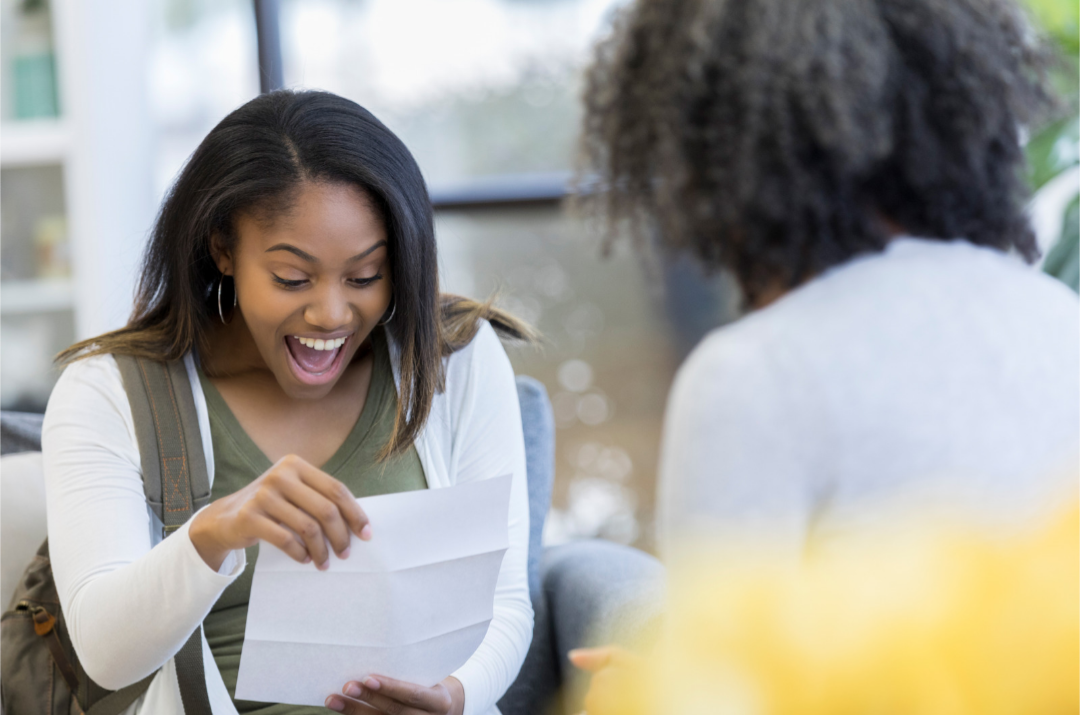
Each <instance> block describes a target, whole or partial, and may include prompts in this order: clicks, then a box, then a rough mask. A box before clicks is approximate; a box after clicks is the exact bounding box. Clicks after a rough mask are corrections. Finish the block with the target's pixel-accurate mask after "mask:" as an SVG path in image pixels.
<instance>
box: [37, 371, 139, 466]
mask: <svg viewBox="0 0 1080 715" xmlns="http://www.w3.org/2000/svg"><path fill="white" fill-rule="evenodd" d="M134 434H135V432H134V420H133V418H132V415H131V406H130V404H129V403H128V399H127V393H126V392H125V391H124V382H123V379H122V378H121V377H120V369H119V367H118V366H117V363H116V359H115V358H114V357H113V356H112V355H108V354H104V355H94V356H91V357H86V358H81V359H78V360H75V361H74V362H72V363H70V364H68V365H67V366H66V367H65V368H64V371H63V372H62V373H61V375H60V378H59V380H57V383H56V386H55V387H54V388H53V391H52V394H51V395H50V396H49V403H48V405H47V406H46V408H45V419H44V422H43V424H42V447H43V448H44V449H45V450H46V451H48V450H49V448H50V445H52V444H53V443H54V440H55V439H57V438H59V439H60V440H61V441H62V442H68V441H70V440H76V439H83V438H87V439H89V438H91V436H93V440H96V441H97V442H100V443H101V445H102V446H105V445H108V446H110V447H112V448H115V449H116V450H118V451H123V452H125V453H126V452H129V451H130V450H129V449H128V448H129V447H130V444H129V443H133V441H134ZM56 446H59V444H56Z"/></svg>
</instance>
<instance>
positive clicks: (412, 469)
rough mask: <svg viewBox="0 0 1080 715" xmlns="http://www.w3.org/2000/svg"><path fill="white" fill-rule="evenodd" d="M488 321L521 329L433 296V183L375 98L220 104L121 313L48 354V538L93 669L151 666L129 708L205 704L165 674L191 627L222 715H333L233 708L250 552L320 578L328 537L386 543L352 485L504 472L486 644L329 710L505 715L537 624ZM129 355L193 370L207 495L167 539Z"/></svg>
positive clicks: (510, 436) (130, 670) (131, 677)
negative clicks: (53, 370) (499, 705)
mask: <svg viewBox="0 0 1080 715" xmlns="http://www.w3.org/2000/svg"><path fill="white" fill-rule="evenodd" d="M497 334H501V335H502V336H503V337H508V338H512V339H519V340H528V339H530V338H531V337H532V332H531V329H530V328H529V327H528V326H527V325H525V324H523V323H521V322H519V321H517V320H516V319H515V318H513V317H512V316H510V315H508V314H506V313H504V312H501V311H499V310H496V309H494V308H493V307H491V305H490V304H489V303H477V302H474V301H471V300H467V299H464V298H460V297H456V296H449V295H443V294H440V293H439V290H438V277H437V260H436V246H435V236H434V228H433V221H432V209H431V203H430V200H429V199H428V194H427V189H426V187H425V184H424V180H423V177H422V176H421V174H420V170H419V168H418V167H417V165H416V162H415V161H414V160H413V158H412V156H411V155H410V153H409V151H408V150H407V149H406V148H405V146H404V144H402V143H401V141H400V140H398V138H397V137H396V136H394V135H393V134H392V133H391V132H390V131H389V130H388V129H386V127H385V126H384V125H383V124H382V123H380V122H379V121H378V120H377V119H375V118H374V117H373V116H372V115H371V114H370V113H369V112H367V111H366V110H364V109H363V108H361V107H359V106H358V105H356V104H355V103H353V102H350V101H348V100H345V99H342V98H341V97H337V96H335V95H332V94H328V93H325V92H287V91H283V92H274V93H271V94H268V95H263V96H261V97H259V98H258V99H255V100H253V101H251V102H249V103H248V104H246V105H244V106H243V107H240V108H239V109H237V110H236V111H234V112H233V113H232V114H230V115H229V116H228V117H226V118H225V119H224V120H223V121H222V122H221V123H220V124H219V125H218V126H217V127H215V128H214V130H213V131H211V132H210V134H209V135H208V136H207V137H206V139H205V140H204V141H203V142H202V144H201V145H200V146H199V148H198V149H197V150H196V151H195V153H194V154H193V155H192V157H191V159H190V160H189V162H188V163H187V165H186V166H185V168H184V170H183V171H182V172H181V174H180V176H179V178H178V179H177V181H176V184H175V185H174V186H173V188H172V190H171V192H170V193H169V195H168V198H167V199H166V201H165V204H164V206H163V207H162V209H161V213H160V215H159V217H158V221H157V224H156V226H155V228H154V232H153V235H152V237H151V241H150V245H149V246H148V248H147V252H146V255H145V258H144V262H143V271H142V275H141V278H140V283H139V291H138V295H137V300H136V304H135V308H134V312H133V314H132V318H131V320H130V321H129V323H128V325H127V326H126V327H125V328H123V329H121V330H117V331H115V332H112V333H108V334H105V335H101V336H99V337H97V338H93V339H91V340H87V341H85V342H82V343H79V344H76V345H73V346H72V347H71V348H69V349H68V350H66V351H65V352H64V353H62V354H61V355H60V358H59V359H60V361H61V363H62V364H65V365H66V369H65V371H64V374H63V375H62V377H61V379H60V381H59V383H58V385H57V387H56V389H55V391H54V392H53V396H52V398H51V400H50V403H49V407H48V410H47V412H46V417H45V425H44V430H43V436H42V443H43V452H44V459H45V472H46V474H45V477H46V484H47V490H48V499H49V512H50V520H49V523H50V527H49V528H50V534H49V536H50V550H51V554H52V563H53V571H54V575H55V579H56V583H57V589H58V593H59V595H60V600H61V603H62V606H63V610H64V613H65V616H66V618H67V622H68V624H69V629H70V634H71V640H72V643H73V645H74V647H75V650H76V652H77V653H78V656H79V658H80V660H81V662H82V665H83V667H84V668H85V669H86V672H87V673H88V674H89V675H90V677H92V678H93V679H94V680H95V681H97V682H98V683H99V684H100V685H102V686H103V687H107V688H122V687H125V686H128V685H130V684H132V683H136V682H139V681H142V680H143V679H144V678H146V676H148V675H150V674H153V673H155V671H156V672H157V675H156V676H155V677H154V678H153V679H152V680H151V681H149V682H150V684H149V688H148V689H147V691H146V693H145V695H144V696H143V698H142V699H141V700H140V701H138V702H137V703H136V705H135V706H133V708H135V709H134V710H133V711H132V712H147V713H149V712H153V713H177V714H179V713H183V712H185V707H186V706H185V703H188V702H189V700H190V698H192V697H200V696H198V694H194V695H193V694H192V693H191V692H188V691H184V686H181V685H180V684H179V681H178V680H177V672H178V671H177V668H176V667H172V666H171V665H170V663H171V661H172V659H173V657H174V655H175V654H176V653H177V651H178V649H180V647H181V646H182V645H183V644H184V643H185V642H187V640H188V638H189V636H190V635H191V634H192V632H193V631H196V632H199V629H200V626H201V631H202V633H203V634H204V636H205V639H204V648H203V651H204V652H205V653H207V654H208V655H209V656H212V660H213V663H210V662H207V663H204V665H205V678H206V688H205V692H204V694H203V695H202V696H201V697H203V698H207V699H208V703H207V708H206V709H208V710H209V711H210V712H213V713H218V714H219V715H220V713H234V712H236V711H237V710H240V711H242V712H258V713H261V714H263V715H301V714H306V713H312V712H316V711H317V710H318V711H321V709H312V708H301V707H294V706H290V705H284V704H273V703H245V702H240V701H235V700H234V698H233V697H232V694H233V692H234V691H235V685H236V674H237V668H238V665H239V657H240V652H241V649H242V646H243V640H244V631H245V623H246V616H247V602H248V595H249V593H250V588H251V574H250V569H247V570H246V573H245V565H246V563H247V561H250V560H252V559H253V558H254V557H255V555H256V553H257V549H258V544H259V542H260V541H265V542H268V543H270V544H273V545H274V546H277V547H278V548H280V549H282V550H283V551H285V552H286V553H288V554H289V555H290V556H291V557H293V558H294V559H296V560H297V561H300V562H303V563H310V562H313V563H314V565H315V566H316V567H317V568H319V569H325V568H327V567H328V563H329V557H330V550H331V549H332V550H333V551H334V552H335V553H336V554H337V555H338V556H339V557H340V558H346V557H347V556H348V553H349V544H350V541H351V538H352V536H354V535H355V536H356V537H359V538H360V539H370V538H372V535H373V533H374V534H376V535H377V534H378V531H379V525H378V524H377V523H374V524H369V523H368V519H367V516H366V515H365V514H364V513H363V511H362V510H361V509H360V508H359V506H358V504H357V502H356V500H355V499H354V497H357V496H368V495H373V494H384V493H389V492H400V491H406V490H411V489H424V488H441V487H447V486H451V485H454V484H457V483H463V482H469V481H475V480H478V479H487V478H492V477H496V476H500V475H504V474H507V473H509V474H512V475H513V484H514V486H513V489H512V494H511V506H510V518H509V522H508V525H507V527H508V530H509V539H510V548H509V550H508V552H507V554H506V557H505V559H504V561H503V564H502V569H501V571H500V574H499V580H498V586H497V588H496V594H495V605H494V613H495V616H494V620H492V622H491V626H490V628H489V630H488V634H487V636H486V637H485V640H484V642H483V643H482V644H481V646H480V648H479V649H478V650H477V651H476V653H475V654H474V655H473V656H472V658H470V660H469V661H468V662H466V663H465V664H464V665H463V666H462V667H461V668H460V669H459V670H458V671H456V672H455V673H453V674H452V675H450V676H448V677H447V678H446V679H445V680H444V681H443V682H441V683H439V684H437V685H436V686H434V687H431V688H421V687H419V686H415V685H411V684H408V683H398V682H396V681H393V680H391V679H389V678H381V677H380V678H377V679H374V680H373V679H372V678H367V679H366V680H365V683H364V685H363V686H361V684H360V683H359V682H353V683H343V684H342V692H343V693H345V694H354V693H355V694H357V695H356V697H362V699H363V700H364V702H366V703H367V705H364V704H361V703H359V702H357V701H356V700H354V699H352V698H345V697H343V696H341V695H332V694H331V693H327V696H328V699H327V702H326V704H327V707H330V708H332V709H335V710H338V711H344V712H350V713H351V712H356V713H361V712H363V713H370V712H378V711H384V712H406V711H408V712H413V711H415V712H432V713H462V712H464V713H484V712H488V711H490V710H493V709H494V703H495V701H496V700H497V699H498V698H499V697H500V696H501V695H502V693H503V692H504V691H505V690H506V689H507V687H508V686H509V685H510V683H511V682H512V681H513V679H514V677H515V676H516V674H517V671H518V669H519V668H520V666H521V662H522V660H523V659H524V656H525V650H526V648H527V646H528V643H529V638H530V637H531V633H532V608H531V605H530V601H529V597H528V588H527V585H526V577H525V572H526V569H525V559H526V548H527V542H528V509H527V503H526V489H525V484H524V479H525V464H524V445H523V440H522V434H521V419H520V414H519V412H518V405H517V393H516V388H515V384H514V377H513V371H512V369H511V367H510V363H509V360H508V359H507V357H506V354H505V352H504V351H503V349H502V347H501V345H500V343H499V340H498V338H497ZM121 354H122V355H133V356H138V357H142V358H149V359H152V360H158V361H164V362H170V361H182V362H183V364H184V366H185V368H186V370H187V374H188V376H189V378H190V382H191V388H192V392H193V395H194V397H195V405H196V411H197V412H198V417H199V423H200V427H201V431H202V444H203V445H204V451H205V452H206V459H207V468H208V472H209V475H210V481H211V495H210V496H211V502H210V503H209V505H208V506H206V507H204V508H203V509H201V510H200V511H198V512H196V514H195V515H194V516H193V517H192V518H191V519H190V520H189V521H188V522H187V523H186V524H184V525H183V526H182V527H180V528H179V529H178V530H177V531H175V532H174V533H173V534H172V535H171V536H170V537H169V538H168V539H162V537H161V525H160V523H158V522H157V521H156V516H155V515H154V514H153V513H151V512H149V511H148V510H147V508H146V505H145V503H144V500H143V495H142V479H141V458H140V455H139V452H138V444H137V443H136V441H135V439H134V434H135V430H134V425H133V417H132V414H131V410H130V406H129V405H128V404H127V400H126V397H125V393H124V387H123V383H122V380H121V378H120V373H119V370H118V368H117V366H116V362H115V360H114V358H113V356H114V355H121ZM432 415H435V416H437V418H438V419H430V420H429V417H430V416H432ZM104 515H107V516H108V518H107V519H103V518H102V517H103V516H104ZM163 603H167V604H168V608H163V607H162V604H163ZM214 666H216V667H214ZM368 675H371V674H368V673H357V674H356V677H357V678H358V679H360V678H364V677H365V676H368ZM197 689H198V688H197ZM375 691H378V692H375ZM403 703H408V704H409V707H411V710H405V709H402V708H403V707H404V705H403ZM372 708H374V710H373V709H372Z"/></svg>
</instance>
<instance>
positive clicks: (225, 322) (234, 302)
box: [217, 273, 236, 325]
mask: <svg viewBox="0 0 1080 715" xmlns="http://www.w3.org/2000/svg"><path fill="white" fill-rule="evenodd" d="M224 283H225V274H224V273H222V274H221V278H220V279H218V284H217V314H218V317H219V318H221V324H222V325H228V324H229V323H228V322H227V321H226V320H225V311H223V310H222V309H221V286H222V285H224ZM232 307H233V308H235V307H236V279H235V278H233V297H232Z"/></svg>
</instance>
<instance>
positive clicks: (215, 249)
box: [210, 232, 233, 276]
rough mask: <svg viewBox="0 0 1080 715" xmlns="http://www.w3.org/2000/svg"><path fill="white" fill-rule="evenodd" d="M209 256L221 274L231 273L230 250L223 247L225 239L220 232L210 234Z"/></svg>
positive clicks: (231, 258) (231, 260)
mask: <svg viewBox="0 0 1080 715" xmlns="http://www.w3.org/2000/svg"><path fill="white" fill-rule="evenodd" d="M210 257H211V258H213V259H214V263H215V264H217V268H218V270H219V271H221V274H222V275H226V276H231V275H233V255H232V251H230V250H229V249H227V248H226V247H225V239H224V238H222V236H221V234H220V233H216V232H215V233H214V234H213V235H212V236H210Z"/></svg>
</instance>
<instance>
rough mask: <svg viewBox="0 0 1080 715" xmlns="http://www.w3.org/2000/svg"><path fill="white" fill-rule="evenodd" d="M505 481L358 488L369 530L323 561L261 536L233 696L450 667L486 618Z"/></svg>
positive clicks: (474, 642)
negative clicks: (384, 490)
mask: <svg viewBox="0 0 1080 715" xmlns="http://www.w3.org/2000/svg"><path fill="white" fill-rule="evenodd" d="M510 484H511V479H510V475H505V476H501V477H496V478H494V479H485V480H483V481H479V482H471V483H469V484H460V485H456V486H453V487H448V488H444V489H425V490H420V491H412V492H402V493H399V494H386V495H383V496H376V497H365V498H363V499H357V502H358V503H359V504H360V507H361V508H362V509H363V510H364V512H365V513H366V514H367V515H368V518H369V519H370V520H371V532H372V538H371V541H361V540H360V539H358V538H356V536H353V537H352V543H351V546H350V554H349V557H348V558H347V559H339V558H337V556H335V555H334V554H333V552H331V554H330V568H329V569H327V570H326V571H319V570H318V569H316V568H315V565H314V564H310V563H309V564H300V563H297V562H296V561H294V560H292V559H291V558H290V557H289V556H287V555H286V554H285V553H284V552H282V551H280V550H279V549H277V548H275V547H274V546H271V545H270V544H266V543H263V544H260V546H259V557H258V559H257V560H256V562H255V573H254V575H253V576H252V584H251V596H250V600H249V602H248V616H247V627H246V629H245V632H244V647H243V651H242V652H241V654H240V672H239V673H238V675H237V680H236V698H237V699H238V700H255V701H259V702H270V703H288V704H292V705H319V706H321V705H322V704H323V702H324V701H325V700H326V696H328V695H330V694H332V693H340V692H341V688H342V686H343V685H345V683H346V682H348V681H350V680H362V679H363V678H364V677H365V676H367V675H370V674H373V673H375V674H380V675H386V676H389V677H391V678H397V679H399V680H405V681H408V682H412V683H417V684H419V685H424V686H431V685H434V684H435V683H438V682H439V681H441V680H442V679H443V678H445V677H446V676H447V675H450V674H451V673H452V672H454V671H455V670H457V669H458V668H459V667H461V665H463V664H464V663H465V661H466V660H468V659H469V656H471V655H472V654H473V652H475V651H476V648H477V647H478V646H479V645H480V643H481V641H483V639H484V635H485V634H486V633H487V629H488V624H489V623H490V622H491V617H492V613H493V606H494V600H495V584H496V582H497V581H498V578H499V568H500V566H501V565H502V559H503V554H505V553H506V548H507V546H508V545H509V541H508V532H507V518H508V511H509V506H510Z"/></svg>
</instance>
